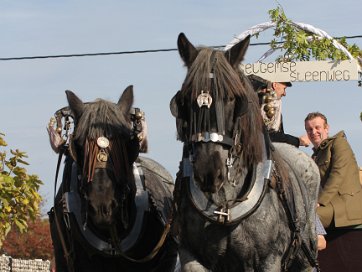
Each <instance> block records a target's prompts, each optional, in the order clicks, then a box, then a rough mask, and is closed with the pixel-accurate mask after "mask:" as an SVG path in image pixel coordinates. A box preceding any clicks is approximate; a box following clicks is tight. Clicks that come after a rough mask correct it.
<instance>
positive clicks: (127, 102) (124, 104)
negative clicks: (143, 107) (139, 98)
mask: <svg viewBox="0 0 362 272" xmlns="http://www.w3.org/2000/svg"><path fill="white" fill-rule="evenodd" d="M117 105H118V106H119V108H120V109H121V111H122V112H123V113H124V115H125V116H129V112H130V110H131V107H132V105H133V85H129V86H128V87H127V88H126V89H125V90H124V91H123V93H122V95H121V97H120V98H119V100H118V103H117Z"/></svg>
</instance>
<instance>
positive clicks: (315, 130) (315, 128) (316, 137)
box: [304, 116, 329, 148]
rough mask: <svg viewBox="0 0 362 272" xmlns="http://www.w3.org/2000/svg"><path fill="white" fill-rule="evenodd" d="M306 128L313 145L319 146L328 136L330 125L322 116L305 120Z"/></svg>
mask: <svg viewBox="0 0 362 272" xmlns="http://www.w3.org/2000/svg"><path fill="white" fill-rule="evenodd" d="M304 125H305V130H306V131H307V135H308V138H309V140H310V141H311V142H312V144H313V146H314V147H315V148H317V147H318V146H319V145H320V144H321V142H322V141H323V140H324V139H326V138H328V133H329V126H328V125H327V124H326V123H325V121H324V120H323V119H322V118H321V117H319V116H318V117H316V118H313V119H311V120H308V121H305V124H304Z"/></svg>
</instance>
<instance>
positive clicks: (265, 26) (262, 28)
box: [224, 21, 354, 61]
mask: <svg viewBox="0 0 362 272" xmlns="http://www.w3.org/2000/svg"><path fill="white" fill-rule="evenodd" d="M291 24H292V25H293V26H295V27H297V28H299V29H302V30H305V31H308V32H311V33H314V34H316V35H318V36H320V37H322V38H327V39H330V40H331V41H332V43H333V45H334V46H335V47H336V48H337V49H340V50H341V51H342V52H343V53H345V54H346V55H347V57H348V58H349V59H354V58H353V56H352V55H351V53H350V52H349V51H348V50H347V49H346V48H345V47H344V46H343V45H342V44H340V43H339V42H338V41H337V40H335V39H334V38H333V37H331V36H330V35H329V34H328V33H327V32H325V31H324V30H321V29H319V28H316V27H314V26H312V25H309V24H305V23H296V22H291ZM275 25H276V24H275V23H274V22H271V21H270V22H265V23H261V24H257V25H254V26H253V27H251V28H249V29H248V30H246V31H244V32H242V33H241V34H239V35H238V36H237V37H235V38H234V39H232V40H231V41H230V42H229V43H228V44H227V45H226V46H225V48H224V50H228V49H229V48H231V47H232V46H233V45H235V44H236V43H238V42H239V41H242V40H244V39H245V38H246V37H247V36H249V35H250V36H253V35H255V34H258V33H260V32H263V31H265V30H267V29H269V28H272V27H275ZM280 48H281V47H279V48H276V49H273V48H271V49H269V50H268V51H267V52H266V53H264V55H263V56H261V57H260V58H259V60H258V61H262V60H263V59H265V58H266V57H268V56H270V55H271V54H273V53H274V51H275V50H277V49H280Z"/></svg>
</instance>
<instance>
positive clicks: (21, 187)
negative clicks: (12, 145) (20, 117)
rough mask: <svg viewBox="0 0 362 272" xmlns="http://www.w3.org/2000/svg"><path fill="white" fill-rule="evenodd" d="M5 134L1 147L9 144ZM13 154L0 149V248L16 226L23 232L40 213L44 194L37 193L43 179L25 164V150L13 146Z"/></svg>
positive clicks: (1, 135) (0, 139) (0, 138)
mask: <svg viewBox="0 0 362 272" xmlns="http://www.w3.org/2000/svg"><path fill="white" fill-rule="evenodd" d="M3 136H4V134H1V133H0V148H4V147H5V146H7V143H6V142H5V140H4V137H3ZM10 154H11V157H7V153H6V151H5V150H2V149H0V248H1V246H2V242H3V241H4V239H5V237H6V235H7V234H8V233H9V231H10V230H11V228H12V227H13V226H14V225H15V226H16V227H17V229H18V230H19V231H20V232H21V233H23V232H25V231H26V230H27V228H28V224H27V222H28V219H36V217H37V215H38V214H39V203H40V202H41V196H40V194H39V193H38V190H39V187H40V185H41V184H42V182H41V181H40V180H39V178H38V177H37V176H36V175H29V174H28V173H27V171H26V169H25V168H24V167H23V166H24V165H25V166H26V165H29V164H28V163H27V162H26V161H25V160H24V158H27V155H26V153H25V152H22V151H20V150H18V149H16V150H12V149H10Z"/></svg>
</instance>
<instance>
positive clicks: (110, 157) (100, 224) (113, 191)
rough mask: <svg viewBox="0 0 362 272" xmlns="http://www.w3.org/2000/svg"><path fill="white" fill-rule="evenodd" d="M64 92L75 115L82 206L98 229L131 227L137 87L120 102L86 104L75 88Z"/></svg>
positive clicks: (75, 153) (75, 152) (75, 151)
mask: <svg viewBox="0 0 362 272" xmlns="http://www.w3.org/2000/svg"><path fill="white" fill-rule="evenodd" d="M66 95H67V99H68V103H69V107H70V109H71V111H72V113H73V115H74V116H73V117H74V133H73V137H72V140H71V141H70V151H71V154H72V155H73V157H74V159H75V160H76V162H77V166H78V183H79V188H80V192H81V195H82V196H83V198H84V201H83V202H85V204H84V206H85V207H82V209H83V210H84V211H85V213H86V215H87V218H89V219H90V222H91V224H92V225H93V226H94V227H95V228H96V229H99V230H101V231H108V230H110V229H111V227H114V226H117V227H118V228H121V229H127V226H128V225H129V221H130V208H131V205H132V203H133V199H134V195H135V191H136V190H135V185H134V180H133V174H132V164H133V162H134V161H135V160H136V158H137V156H138V152H139V142H138V139H137V137H135V135H134V133H133V127H132V120H131V115H130V110H131V106H132V104H133V87H132V86H129V87H128V88H126V89H125V91H124V92H123V94H122V95H121V97H120V99H119V101H118V103H116V104H115V103H112V102H109V101H106V100H103V99H98V100H96V101H95V102H91V103H83V102H82V100H81V99H80V98H78V96H76V95H75V94H74V93H73V92H72V91H66Z"/></svg>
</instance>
